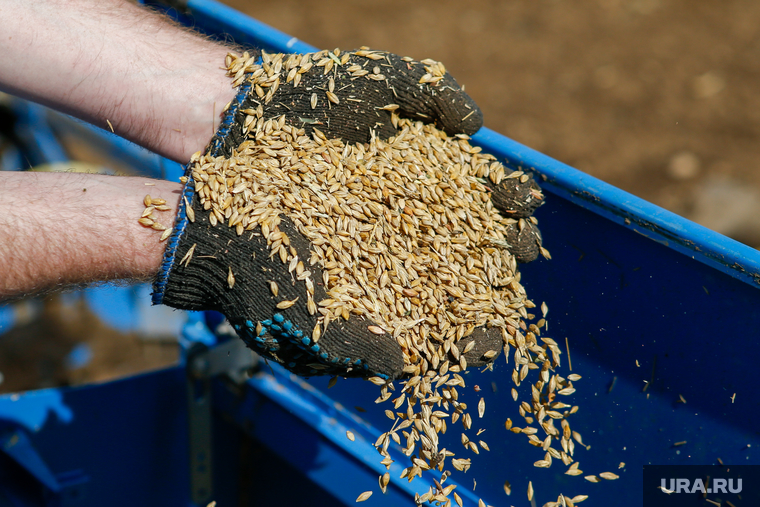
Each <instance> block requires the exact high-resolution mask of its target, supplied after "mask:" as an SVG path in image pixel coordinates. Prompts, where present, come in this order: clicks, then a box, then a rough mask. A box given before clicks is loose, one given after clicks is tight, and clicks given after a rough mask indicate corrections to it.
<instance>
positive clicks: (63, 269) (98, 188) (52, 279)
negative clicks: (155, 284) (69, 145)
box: [0, 172, 181, 301]
mask: <svg viewBox="0 0 760 507" xmlns="http://www.w3.org/2000/svg"><path fill="white" fill-rule="evenodd" d="M0 178H1V179H2V181H1V183H0V195H2V198H0V266H2V268H1V269H0V301H2V300H5V299H10V298H15V297H21V296H24V295H27V294H33V293H39V292H44V291H48V290H52V289H57V288H62V287H64V286H66V285H71V284H84V283H90V282H94V281H106V280H116V279H138V280H147V279H150V278H152V277H154V276H155V274H156V273H157V271H158V268H159V266H160V263H161V258H162V256H163V252H164V243H160V242H159V237H160V235H161V233H160V232H158V231H155V230H152V229H149V228H145V227H143V226H142V225H140V224H139V223H138V222H137V220H138V218H140V215H141V214H142V212H143V209H144V208H145V206H144V205H143V198H144V196H145V195H146V194H149V195H151V197H154V198H163V199H165V200H166V201H167V205H168V206H170V207H171V211H164V212H154V215H155V216H156V217H157V218H158V219H159V221H160V222H161V223H162V224H163V225H165V226H167V227H171V226H172V224H173V222H174V215H175V214H176V211H177V205H178V202H179V196H180V191H181V185H180V184H179V183H173V182H169V181H156V180H150V179H148V178H139V177H137V178H132V177H119V176H103V175H94V174H73V173H64V174H61V173H30V172H23V173H16V172H5V173H3V174H2V175H0ZM145 183H152V184H153V185H151V186H148V185H146V184H145Z"/></svg>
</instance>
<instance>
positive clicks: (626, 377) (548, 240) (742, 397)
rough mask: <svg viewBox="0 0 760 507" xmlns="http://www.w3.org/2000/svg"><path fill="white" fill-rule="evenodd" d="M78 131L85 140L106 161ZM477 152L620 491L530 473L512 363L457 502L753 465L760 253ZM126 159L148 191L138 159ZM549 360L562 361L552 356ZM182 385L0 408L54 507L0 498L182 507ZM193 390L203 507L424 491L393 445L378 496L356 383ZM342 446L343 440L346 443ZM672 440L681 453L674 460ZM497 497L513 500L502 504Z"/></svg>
mask: <svg viewBox="0 0 760 507" xmlns="http://www.w3.org/2000/svg"><path fill="white" fill-rule="evenodd" d="M147 3H153V2H147ZM184 6H185V8H184V9H182V10H181V12H178V11H174V15H175V16H176V17H177V18H178V19H179V20H180V21H182V22H185V23H187V24H191V25H193V26H195V27H197V28H198V29H200V30H202V31H204V32H206V33H208V34H211V35H221V34H229V35H231V36H232V37H234V38H235V40H237V41H238V42H241V43H250V44H256V45H262V46H264V47H266V48H268V49H270V50H276V51H288V52H292V51H308V50H311V49H313V48H312V47H311V46H309V45H307V44H304V43H302V42H300V41H298V40H297V39H294V38H292V37H290V36H288V35H286V34H283V33H282V32H278V31H277V30H274V29H272V28H269V27H267V26H266V25H263V24H261V23H259V22H257V21H254V20H251V19H250V18H247V17H245V16H243V15H241V14H239V13H237V12H236V11H233V10H232V9H230V8H228V7H226V6H223V5H222V4H219V3H218V2H214V1H202V0H189V1H187V2H184ZM59 120H60V121H61V122H62V123H61V124H60V125H64V124H65V123H64V122H65V120H63V119H59V118H56V119H55V120H53V121H54V122H58V121H59ZM56 128H59V127H58V124H56V127H55V128H53V129H52V130H53V131H55V129H56ZM95 132H96V134H97V135H94V136H92V134H91V133H90V134H83V135H84V136H85V137H87V136H91V137H90V139H96V140H97V142H105V143H106V144H107V145H109V146H113V145H114V141H113V140H112V139H110V138H109V136H108V135H106V136H105V137H103V138H100V137H98V136H99V135H100V134H99V133H98V132H97V131H95ZM474 142H476V143H477V144H480V145H481V146H483V147H484V149H485V150H486V151H489V152H491V153H493V154H495V155H497V156H498V157H500V158H503V159H505V160H506V161H507V163H508V165H509V166H510V167H512V168H522V169H526V170H531V171H533V172H535V173H537V174H538V175H539V177H540V178H541V180H543V182H542V186H543V188H544V190H545V192H546V194H547V204H546V205H545V206H543V207H542V208H540V209H539V210H538V212H537V214H536V216H537V217H538V218H539V220H540V222H541V229H542V232H543V234H544V238H545V245H546V246H547V248H548V249H549V250H550V251H551V253H552V260H551V261H546V260H539V261H537V262H535V263H531V264H529V265H525V266H523V267H522V268H521V270H522V283H523V285H524V286H525V287H526V290H527V291H528V294H529V295H530V296H531V297H532V298H533V300H534V301H535V302H536V303H537V304H540V302H541V301H545V302H546V303H547V304H548V306H549V309H550V310H549V315H548V321H549V332H548V335H549V336H551V337H553V338H555V339H556V340H557V341H558V342H559V343H561V344H564V343H565V340H566V339H567V344H568V345H569V352H570V358H571V359H572V367H573V372H575V373H579V374H581V375H582V376H583V379H582V380H580V381H579V382H577V383H576V385H575V387H576V389H577V392H576V393H575V394H574V395H573V396H572V397H570V398H569V399H568V400H567V401H568V403H573V404H577V405H578V406H579V407H580V410H579V412H578V413H577V414H576V415H574V416H572V418H571V419H570V422H571V424H572V426H573V429H576V430H578V431H580V432H581V434H582V435H583V439H584V443H585V444H587V445H590V448H589V449H588V450H586V449H583V448H582V447H581V446H580V445H578V446H577V447H576V457H577V458H578V459H579V461H580V464H581V466H580V468H581V469H582V470H583V471H584V474H598V473H599V472H602V471H607V470H609V471H614V472H616V473H618V474H619V475H620V476H621V477H620V479H619V480H617V481H611V482H603V483H601V484H590V483H588V482H586V481H584V480H583V479H582V478H578V477H569V476H566V475H564V474H563V473H562V471H563V470H564V467H562V466H561V465H558V464H557V463H556V462H555V465H554V466H553V467H552V468H551V469H549V470H542V469H537V468H535V467H533V466H532V463H533V462H534V461H536V460H538V459H542V457H543V452H542V451H540V449H536V448H534V447H532V446H529V445H528V444H527V443H526V442H525V439H524V437H521V436H519V435H514V434H512V433H510V432H507V431H506V430H505V429H504V428H503V422H504V420H505V419H506V418H507V417H510V418H511V419H512V420H513V421H514V422H515V424H517V425H520V424H521V423H520V421H521V418H520V416H519V414H518V413H517V407H516V406H515V404H514V402H513V401H512V399H511V396H510V394H509V390H510V388H511V380H510V374H511V371H512V370H511V368H512V367H513V365H512V364H507V363H506V362H505V358H499V359H498V361H497V363H496V366H495V367H494V371H493V372H483V373H478V372H469V373H468V374H467V384H468V388H467V389H463V390H462V392H461V397H462V401H466V402H467V403H468V405H470V406H475V405H476V404H477V402H478V400H479V399H480V398H481V397H483V398H484V399H485V400H486V407H487V416H486V417H485V418H484V419H482V420H479V419H478V420H476V421H475V426H476V428H475V429H477V428H479V427H482V428H484V429H486V431H485V433H483V434H482V436H481V437H480V438H482V439H483V440H485V441H486V442H488V444H489V446H490V448H491V451H490V452H481V454H480V455H479V456H475V457H474V459H473V465H472V468H471V469H470V471H469V472H468V473H467V474H459V473H455V474H454V476H453V477H452V479H454V480H456V481H457V482H458V484H459V487H458V488H457V492H458V493H459V494H460V495H461V496H463V498H464V499H465V504H466V505H475V504H476V503H477V497H478V496H482V498H483V499H484V500H485V501H486V502H487V503H489V504H491V505H503V504H509V503H510V502H515V504H517V502H522V501H523V500H517V499H516V498H522V497H521V496H520V495H522V494H524V491H525V489H526V488H527V483H528V481H529V480H530V481H532V482H533V486H534V489H535V490H536V499H537V503H538V505H541V504H543V503H544V502H547V501H550V500H554V499H556V495H557V494H558V493H559V492H560V491H561V492H563V493H565V494H568V495H570V496H572V495H576V494H588V495H590V498H589V500H587V501H586V502H585V503H584V504H583V505H589V506H601V505H610V504H611V503H614V504H615V505H619V506H623V507H628V506H637V505H640V504H641V497H642V496H641V491H640V487H641V486H640V485H641V478H642V465H644V464H650V463H654V464H709V463H715V462H716V460H717V458H721V459H722V461H723V462H724V463H727V464H745V463H750V464H758V463H760V456H758V447H760V436H758V432H757V430H756V428H755V427H754V425H753V423H752V418H751V417H748V414H755V413H758V412H759V411H760V395H758V394H757V392H756V390H755V389H754V382H753V380H754V375H753V371H754V362H753V361H754V359H753V358H755V357H758V354H759V353H760V341H758V340H757V338H758V334H759V333H758V331H757V330H758V329H760V285H759V284H758V280H760V253H758V252H757V251H755V250H753V249H751V248H748V247H746V246H744V245H741V244H739V243H737V242H735V241H732V240H729V239H728V238H725V237H723V236H721V235H718V234H716V233H714V232H712V231H709V230H707V229H704V228H702V227H700V226H698V225H696V224H693V223H691V222H689V221H687V220H685V219H683V218H681V217H678V216H676V215H674V214H672V213H669V212H667V211H665V210H662V209H660V208H658V207H656V206H653V205H652V204H650V203H647V202H645V201H643V200H641V199H638V198H636V197H634V196H631V195H630V194H627V193H625V192H623V191H621V190H619V189H616V188H614V187H611V186H610V185H607V184H605V183H603V182H601V181H599V180H597V179H595V178H592V177H590V176H588V175H585V174H583V173H580V172H579V171H577V170H575V169H573V168H571V167H569V166H567V165H565V164H562V163H560V162H557V161H556V160H553V159H551V158H549V157H546V156H545V155H542V154H540V153H538V152H535V151H533V150H531V149H529V148H527V147H525V146H522V145H520V144H519V143H516V142H514V141H512V140H510V139H507V138H505V137H503V136H500V135H499V134H496V133H494V132H492V131H490V130H488V129H483V130H481V131H480V132H479V133H478V134H476V135H475V136H474ZM116 144H118V143H116ZM114 149H115V150H123V149H125V148H124V147H123V146H116V147H115V148H114ZM130 157H132V158H130V159H129V160H130V162H131V163H134V164H136V166H137V167H138V168H142V170H143V171H144V172H146V173H148V174H154V175H155V174H157V173H156V169H154V168H153V167H154V166H150V164H146V163H144V162H143V161H141V160H142V159H141V158H140V156H134V157H133V156H132V155H130ZM116 308H117V307H116V306H114V307H113V308H111V310H112V311H118V310H116ZM219 323H220V319H219V316H218V314H206V315H204V314H191V315H190V322H189V323H188V325H187V326H186V328H185V332H184V334H183V337H182V339H181V344H182V350H183V362H184V359H185V358H186V356H187V353H188V351H190V350H191V349H192V348H193V346H194V344H196V343H201V344H203V345H204V346H206V347H215V346H216V347H223V346H224V343H223V342H222V343H217V342H218V340H217V338H216V336H215V335H214V334H213V332H212V330H214V329H216V327H217V325H218V324H219ZM564 349H565V348H564V347H563V350H564ZM563 361H564V364H567V363H569V361H568V356H567V351H565V353H564V354H563ZM510 362H511V358H510ZM565 373H567V370H565ZM186 384H187V381H186V376H185V368H184V366H183V365H179V366H177V367H175V368H171V369H168V370H165V371H163V372H157V373H153V374H149V375H141V376H137V377H133V378H129V379H125V380H122V381H118V382H112V383H108V384H104V385H99V386H88V387H83V388H76V389H61V390H45V391H40V392H39V393H26V394H23V395H21V396H19V397H13V396H4V397H0V420H4V421H5V425H6V426H7V427H9V428H15V429H16V430H18V431H24V432H26V434H28V435H29V444H30V446H33V448H34V449H35V450H36V452H37V453H38V454H39V456H40V457H41V459H42V460H44V464H45V466H46V467H47V468H48V469H49V470H50V471H51V473H52V474H53V475H54V477H55V479H56V481H58V483H59V484H60V485H61V488H62V493H61V495H59V497H57V498H53V499H52V500H51V497H50V494H51V491H52V489H53V488H52V487H50V485H48V487H47V490H48V491H47V495H48V496H45V495H42V496H40V494H39V487H40V486H39V485H40V484H41V483H44V481H41V480H39V477H38V478H37V479H34V477H33V474H32V476H29V474H27V475H26V476H25V475H23V473H22V471H19V470H17V469H10V468H9V469H6V468H3V466H4V464H5V463H7V460H6V461H3V460H2V459H0V486H2V487H6V489H8V487H9V483H8V482H4V481H3V480H2V478H3V477H9V475H8V474H15V475H13V477H14V478H18V477H25V479H24V481H22V482H20V483H18V484H21V486H18V487H16V489H15V490H13V491H10V490H8V491H10V492H6V493H7V495H10V496H13V495H15V496H14V498H32V499H36V500H34V501H37V502H38V503H39V502H42V503H39V505H48V504H49V505H53V504H54V503H51V502H54V501H60V502H61V503H66V504H70V505H81V506H85V505H86V506H90V505H103V504H108V505H114V506H119V505H135V504H138V503H139V504H145V503H149V504H151V503H155V504H156V505H191V496H190V491H191V489H190V486H191V485H190V479H189V477H190V474H189V462H190V460H189V456H188V452H189V451H188V449H189V446H188V443H187V439H188V438H189V436H188V432H187V422H188V421H187V420H188V405H187V403H186V402H185V396H186V394H187V385H186ZM476 384H477V385H479V386H480V391H479V392H475V390H474V385H476ZM645 388H646V389H645ZM520 391H521V394H523V395H525V394H526V393H525V392H524V389H523V388H521V389H520ZM210 392H211V393H212V394H211V396H212V401H213V410H214V412H213V417H212V427H213V428H212V442H213V449H214V453H213V463H214V470H213V472H214V474H213V475H214V484H213V486H214V492H215V498H216V500H217V501H218V502H219V504H220V505H232V504H240V505H253V504H256V505H279V504H301V503H306V502H308V503H310V504H312V505H341V504H343V505H353V503H354V502H353V501H354V499H355V498H356V496H357V495H358V494H359V493H360V492H361V491H364V490H368V489H372V490H374V491H375V494H374V495H373V496H372V497H371V498H370V500H369V501H368V502H367V505H398V504H405V503H408V502H409V500H410V498H411V495H412V494H413V492H414V491H418V492H423V491H424V490H425V489H426V485H429V484H430V481H431V478H430V476H428V475H426V476H425V477H424V478H423V480H422V481H420V480H419V479H417V480H415V482H413V483H412V484H411V485H409V484H408V483H406V481H402V480H399V479H398V475H399V473H400V469H401V468H402V466H403V463H405V458H404V457H403V456H400V453H399V449H398V448H396V447H395V445H393V446H392V447H391V452H392V454H393V455H394V458H398V459H397V460H396V463H395V464H394V465H393V468H392V470H393V473H392V477H393V482H392V484H391V486H390V487H389V494H388V495H387V496H384V495H381V494H380V493H379V492H378V491H377V487H376V476H377V474H379V473H380V472H382V467H380V466H379V455H377V454H376V453H375V451H374V450H373V449H372V448H371V446H370V445H369V444H370V443H372V442H374V440H375V439H376V438H377V436H378V435H379V433H380V432H381V431H385V430H386V429H388V428H389V426H390V423H389V421H388V420H387V419H386V417H385V415H384V414H383V409H385V408H387V407H386V406H385V405H379V406H375V405H374V403H372V400H374V398H375V397H376V396H377V394H378V393H377V388H376V387H375V386H373V385H372V384H370V383H368V382H362V381H358V380H353V381H339V382H338V384H337V385H336V386H335V387H334V388H332V389H330V390H328V389H327V379H312V380H310V381H309V382H305V381H302V380H299V379H296V378H293V377H292V376H291V375H290V374H288V373H287V372H285V371H283V370H282V369H281V368H279V367H277V366H276V365H271V366H267V365H264V366H263V368H262V370H261V371H260V372H259V373H258V374H257V375H256V376H254V377H253V378H252V379H251V380H250V381H248V382H246V383H245V384H243V385H237V384H234V383H231V382H229V381H226V380H223V379H221V378H219V379H216V380H214V381H213V384H212V389H211V391H210ZM679 396H682V397H683V398H684V399H685V400H686V403H685V404H684V403H681V402H680V397H679ZM356 406H363V407H364V409H366V412H361V413H360V412H359V410H358V409H356V408H354V407H356ZM347 429H350V430H351V431H352V432H353V433H354V434H355V435H356V436H357V442H354V443H350V442H348V441H347V440H346V438H345V431H346V430H347ZM470 436H471V437H472V435H470ZM458 439H459V432H458V431H456V430H455V428H451V429H450V431H449V432H448V434H447V436H446V437H443V445H445V446H446V447H448V448H450V449H454V450H455V451H456V450H458V449H460V448H461V444H460V443H459V442H458ZM681 441H686V442H687V443H686V444H684V445H682V446H674V445H673V444H674V443H676V442H681ZM0 458H2V455H1V454H0ZM6 458H7V456H6ZM620 462H624V463H625V465H624V466H623V467H622V469H620V470H618V464H619V463H620ZM8 466H10V465H8ZM9 470H10V471H9ZM3 472H7V473H6V475H3ZM125 477H128V478H129V481H125V480H124V479H123V478H125ZM472 479H476V480H477V488H474V487H473V486H474V485H472V484H471V481H472ZM505 479H508V480H509V481H510V482H511V483H512V486H513V490H514V496H513V497H510V498H507V497H505V496H504V493H503V491H502V490H501V485H502V483H503V481H504V480H505ZM17 482H18V481H17ZM13 484H14V485H15V484H16V482H13ZM32 484H34V485H36V486H34V487H36V488H37V489H36V490H34V488H33V486H31V485H32ZM125 484H129V487H128V488H127V487H126V486H125ZM22 486H23V487H22ZM27 486H28V488H27V489H24V488H25V487H27ZM112 488H116V489H112ZM11 489H12V488H11ZM472 489H475V491H474V492H473V491H471V490H472ZM67 491H68V492H69V493H71V492H76V493H71V494H73V495H74V497H75V498H74V499H72V497H71V496H64V495H63V492H67ZM0 492H2V491H0ZM35 495H36V496H35ZM10 496H9V497H10ZM45 502H48V503H45ZM27 504H30V503H27Z"/></svg>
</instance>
